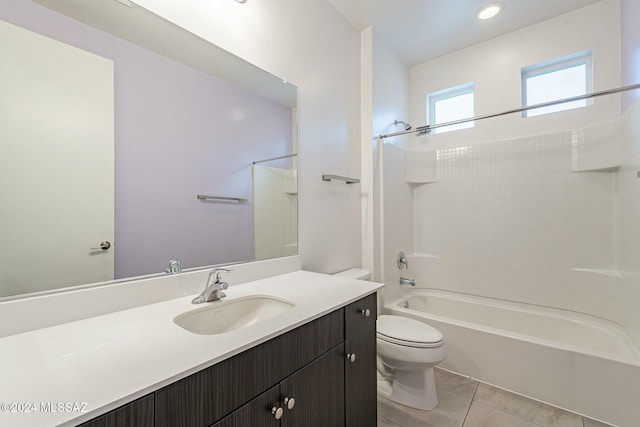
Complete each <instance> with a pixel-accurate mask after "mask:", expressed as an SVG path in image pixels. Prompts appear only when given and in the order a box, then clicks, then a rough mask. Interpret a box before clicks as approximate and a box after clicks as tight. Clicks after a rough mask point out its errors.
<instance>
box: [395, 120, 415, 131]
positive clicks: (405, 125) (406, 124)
mask: <svg viewBox="0 0 640 427" xmlns="http://www.w3.org/2000/svg"><path fill="white" fill-rule="evenodd" d="M393 124H394V125H396V126H398V125H400V124H401V125H403V126H404V130H411V125H410V124H409V123H407V122H403V121H402V120H395V121H394V122H393Z"/></svg>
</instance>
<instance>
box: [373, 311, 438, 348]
mask: <svg viewBox="0 0 640 427" xmlns="http://www.w3.org/2000/svg"><path fill="white" fill-rule="evenodd" d="M377 329H378V331H377V334H376V335H377V337H378V338H379V339H381V340H383V341H386V342H389V343H392V344H397V345H402V346H406V347H415V348H431V347H439V346H441V345H442V344H443V341H444V337H443V336H442V333H441V332H440V331H438V330H437V329H436V328H434V327H432V326H429V325H427V324H426V323H422V322H418V321H417V320H414V319H409V318H407V317H401V316H388V315H383V316H379V317H378V322H377Z"/></svg>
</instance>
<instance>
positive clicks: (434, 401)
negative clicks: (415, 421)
mask: <svg viewBox="0 0 640 427" xmlns="http://www.w3.org/2000/svg"><path fill="white" fill-rule="evenodd" d="M377 330H378V333H377V339H376V342H377V347H378V393H379V394H381V395H383V396H385V397H387V398H388V399H391V400H393V401H394V402H398V403H401V404H403V405H407V406H410V407H412V408H416V409H422V410H427V411H430V410H431V409H433V408H435V407H436V406H438V394H437V393H436V382H435V378H434V376H433V368H434V367H435V366H436V365H437V364H438V363H440V362H442V361H443V360H444V359H445V357H446V350H445V345H444V337H443V336H442V333H440V331H438V330H437V329H436V328H434V327H431V326H429V325H427V324H426V323H422V322H418V321H417V320H413V319H409V318H407V317H401V316H386V315H383V316H379V317H378V322H377Z"/></svg>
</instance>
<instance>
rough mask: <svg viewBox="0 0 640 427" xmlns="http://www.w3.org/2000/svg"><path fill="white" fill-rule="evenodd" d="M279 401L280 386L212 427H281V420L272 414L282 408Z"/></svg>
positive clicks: (266, 392)
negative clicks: (273, 410)
mask: <svg viewBox="0 0 640 427" xmlns="http://www.w3.org/2000/svg"><path fill="white" fill-rule="evenodd" d="M279 399H280V386H275V387H272V388H271V389H269V390H267V391H265V392H264V393H262V394H261V395H260V396H258V397H256V398H255V399H253V400H252V401H251V402H249V403H247V404H246V405H244V406H242V407H241V408H239V409H236V410H235V411H233V412H232V413H231V414H229V415H228V416H226V417H224V418H223V419H222V420H220V421H218V422H217V423H215V424H214V425H213V426H211V427H249V426H250V427H279V426H280V420H279V418H276V414H274V413H273V412H272V409H273V408H276V409H277V408H280V407H281V406H280V405H279V404H278V401H279Z"/></svg>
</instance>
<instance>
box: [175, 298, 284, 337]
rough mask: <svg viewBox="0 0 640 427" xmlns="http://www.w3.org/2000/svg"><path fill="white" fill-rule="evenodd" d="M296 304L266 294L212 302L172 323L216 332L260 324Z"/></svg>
mask: <svg viewBox="0 0 640 427" xmlns="http://www.w3.org/2000/svg"><path fill="white" fill-rule="evenodd" d="M293 307H295V304H293V303H291V302H289V301H284V300H281V299H277V298H272V297H267V296H251V297H246V298H239V299H236V300H231V301H212V302H208V303H204V307H202V308H199V309H196V310H192V311H189V312H187V313H184V314H181V315H179V316H176V317H175V318H174V319H173V322H174V323H175V324H176V325H178V326H180V327H181V328H183V329H186V330H187V331H189V332H193V333H194V334H200V335H215V334H222V333H225V332H230V331H234V330H236V329H240V328H245V327H247V326H250V325H253V324H255V323H258V322H260V321H262V320H266V319H270V318H272V317H274V316H277V315H279V314H281V313H284V312H286V311H289V310H291V309H292V308H293Z"/></svg>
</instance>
